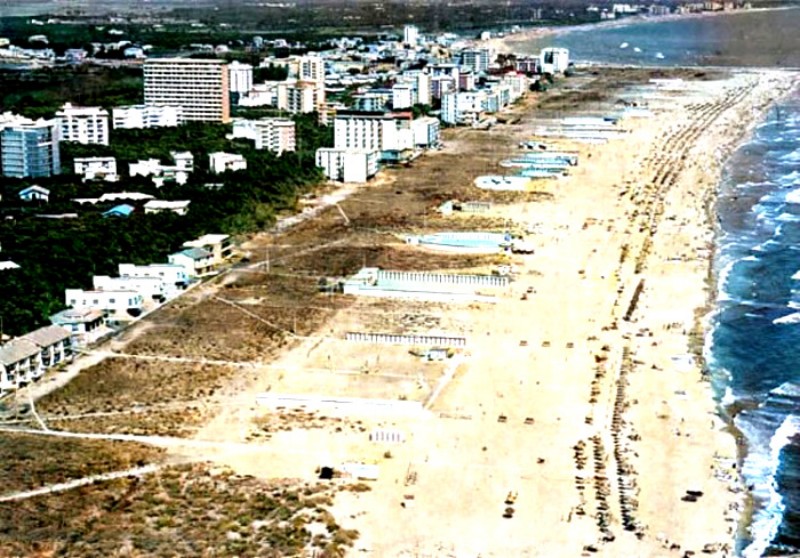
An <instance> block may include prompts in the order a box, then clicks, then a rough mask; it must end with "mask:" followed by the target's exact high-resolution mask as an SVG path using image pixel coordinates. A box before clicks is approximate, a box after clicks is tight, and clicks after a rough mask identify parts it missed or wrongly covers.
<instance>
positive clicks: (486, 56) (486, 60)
mask: <svg viewBox="0 0 800 558" xmlns="http://www.w3.org/2000/svg"><path fill="white" fill-rule="evenodd" d="M491 57H492V55H491V51H490V50H489V49H488V48H480V49H477V48H476V49H468V50H462V51H461V65H462V66H464V67H466V68H469V69H470V70H472V71H473V72H475V73H476V74H480V73H486V72H488V71H489V64H491V62H492V60H491Z"/></svg>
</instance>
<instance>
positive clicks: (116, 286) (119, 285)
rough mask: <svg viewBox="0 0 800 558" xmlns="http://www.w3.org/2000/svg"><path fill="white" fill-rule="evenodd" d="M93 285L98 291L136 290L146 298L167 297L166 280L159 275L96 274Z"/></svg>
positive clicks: (160, 299) (159, 299)
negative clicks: (125, 275)
mask: <svg viewBox="0 0 800 558" xmlns="http://www.w3.org/2000/svg"><path fill="white" fill-rule="evenodd" d="M92 286H93V287H94V288H95V290H98V291H135V292H137V293H139V294H140V295H142V297H144V299H145V300H156V301H159V302H161V301H163V300H164V299H165V298H166V292H165V289H164V281H162V280H161V279H160V278H159V277H109V276H108V275H95V276H94V277H93V278H92Z"/></svg>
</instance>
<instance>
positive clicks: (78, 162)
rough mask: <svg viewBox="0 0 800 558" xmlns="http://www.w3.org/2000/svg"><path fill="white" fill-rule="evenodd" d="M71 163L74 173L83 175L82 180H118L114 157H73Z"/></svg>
mask: <svg viewBox="0 0 800 558" xmlns="http://www.w3.org/2000/svg"><path fill="white" fill-rule="evenodd" d="M73 165H74V170H75V174H77V175H78V176H81V177H83V180H95V179H101V180H105V181H106V182H116V181H117V180H119V175H118V174H117V160H116V159H115V158H114V157H75V159H74V160H73Z"/></svg>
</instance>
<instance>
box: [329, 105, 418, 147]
mask: <svg viewBox="0 0 800 558" xmlns="http://www.w3.org/2000/svg"><path fill="white" fill-rule="evenodd" d="M410 121H411V116H410V115H392V114H364V113H344V112H340V113H339V114H337V115H336V119H335V120H334V122H333V138H334V147H335V148H336V149H346V150H353V149H357V150H364V151H380V152H384V151H403V150H406V149H413V147H414V133H413V132H412V130H411V125H410Z"/></svg>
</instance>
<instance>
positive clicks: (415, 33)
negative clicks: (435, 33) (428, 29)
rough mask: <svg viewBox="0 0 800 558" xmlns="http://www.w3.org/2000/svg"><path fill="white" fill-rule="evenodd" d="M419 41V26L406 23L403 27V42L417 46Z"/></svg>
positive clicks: (410, 45)
mask: <svg viewBox="0 0 800 558" xmlns="http://www.w3.org/2000/svg"><path fill="white" fill-rule="evenodd" d="M418 41H419V28H418V27H417V26H416V25H406V26H405V27H403V44H405V45H408V46H409V47H411V48H414V47H416V46H417V42H418Z"/></svg>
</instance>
